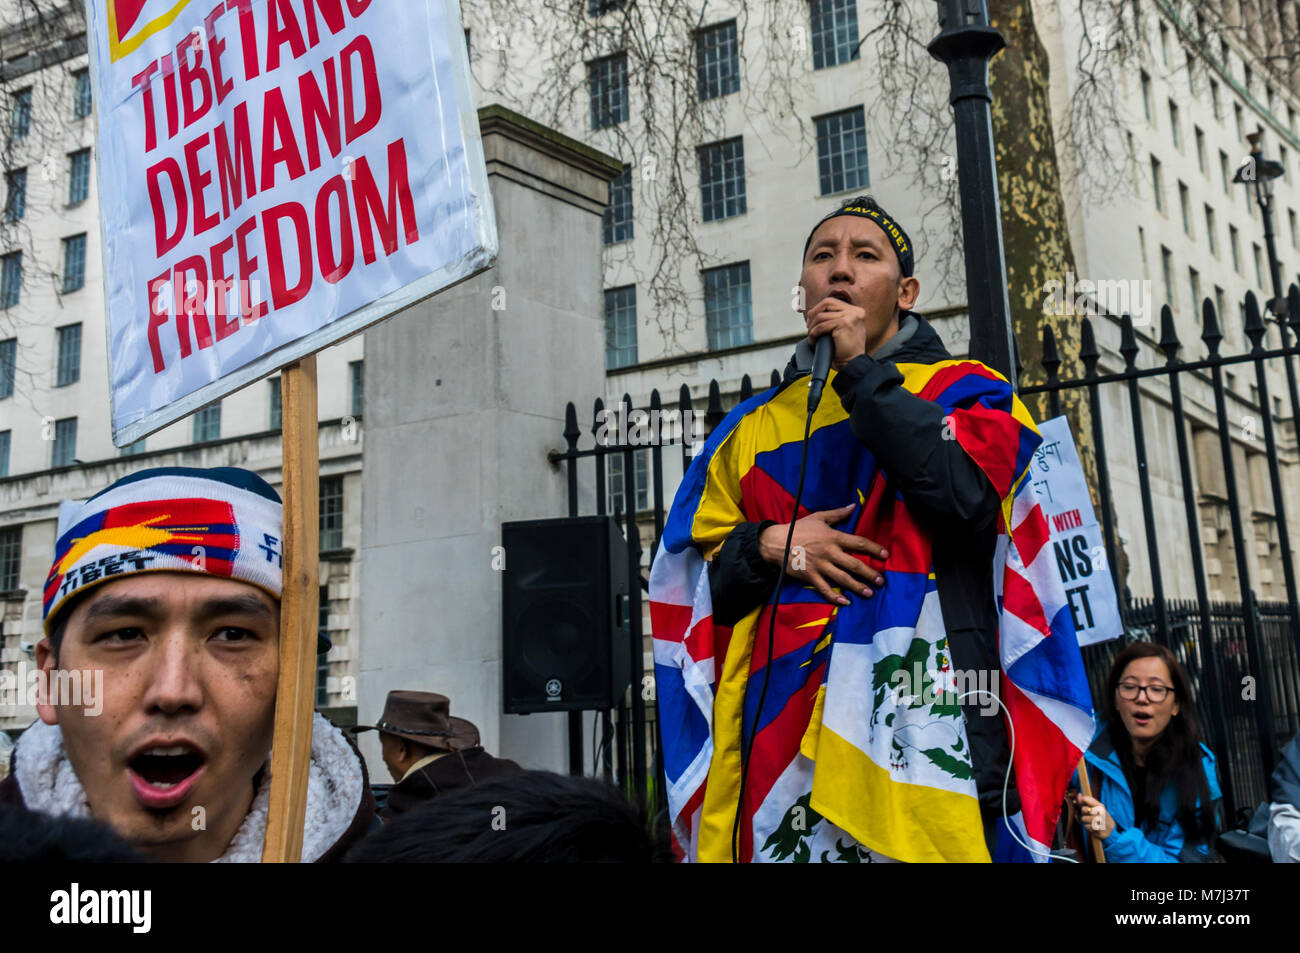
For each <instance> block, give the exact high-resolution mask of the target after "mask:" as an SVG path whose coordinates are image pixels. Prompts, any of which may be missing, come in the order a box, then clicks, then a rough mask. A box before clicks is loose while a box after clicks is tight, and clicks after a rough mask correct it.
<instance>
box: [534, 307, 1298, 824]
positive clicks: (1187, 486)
mask: <svg viewBox="0 0 1300 953" xmlns="http://www.w3.org/2000/svg"><path fill="white" fill-rule="evenodd" d="M1287 303H1288V308H1287V310H1288V313H1289V314H1290V316H1291V317H1290V322H1289V325H1290V326H1289V327H1288V322H1286V321H1284V320H1276V321H1275V326H1276V329H1277V333H1278V335H1279V336H1280V338H1281V344H1280V346H1278V347H1271V346H1269V344H1268V342H1267V338H1268V328H1267V326H1266V325H1265V323H1264V319H1263V316H1262V315H1261V314H1260V310H1259V306H1258V303H1257V301H1256V299H1255V297H1254V295H1253V294H1248V295H1247V296H1246V299H1245V302H1244V307H1245V315H1246V320H1245V325H1244V328H1243V330H1244V333H1245V335H1246V337H1247V338H1248V339H1249V341H1250V343H1251V348H1250V350H1249V351H1248V352H1247V353H1243V354H1237V355H1231V356H1225V355H1222V354H1221V353H1220V350H1219V345H1220V342H1221V341H1222V338H1223V335H1222V333H1221V331H1220V330H1219V324H1218V317H1217V315H1216V314H1215V309H1214V305H1213V303H1212V302H1210V301H1209V300H1208V299H1207V300H1206V301H1205V303H1204V307H1203V312H1202V320H1203V327H1202V333H1201V340H1202V342H1203V343H1204V346H1205V350H1206V354H1205V356H1204V357H1202V358H1199V359H1197V360H1191V361H1184V360H1182V359H1180V357H1179V353H1180V351H1181V350H1182V347H1183V345H1182V343H1181V342H1180V341H1179V340H1178V337H1177V334H1176V333H1175V329H1174V321H1173V316H1172V314H1171V312H1170V310H1169V308H1168V307H1165V308H1164V309H1162V312H1161V335H1160V340H1159V342H1158V347H1159V349H1160V350H1161V351H1162V352H1163V354H1164V356H1165V361H1164V363H1163V364H1161V365H1159V366H1151V367H1142V368H1140V367H1138V356H1139V354H1140V348H1139V344H1138V339H1137V335H1136V333H1135V330H1134V327H1133V322H1132V320H1131V319H1130V318H1129V317H1128V316H1127V315H1125V316H1123V318H1122V319H1121V321H1120V324H1121V345H1120V353H1121V354H1122V355H1123V357H1124V362H1125V366H1124V369H1123V370H1122V371H1118V372H1113V373H1105V374H1103V373H1101V372H1100V371H1099V368H1098V364H1099V362H1100V358H1101V353H1100V351H1099V350H1098V348H1097V344H1096V337H1095V334H1094V330H1093V326H1092V322H1091V320H1090V319H1089V318H1087V317H1085V318H1083V319H1082V322H1081V333H1080V349H1079V354H1078V358H1079V361H1080V362H1081V364H1082V366H1083V368H1084V376H1083V377H1081V378H1077V379H1069V380H1062V379H1060V377H1059V371H1060V367H1061V358H1060V355H1059V354H1058V351H1057V347H1056V342H1055V340H1054V337H1053V334H1052V331H1051V328H1050V327H1045V328H1044V330H1043V357H1042V361H1041V363H1042V367H1043V371H1044V372H1045V375H1046V383H1044V384H1039V385H1034V386H1028V387H1024V388H1022V389H1021V390H1020V394H1021V395H1022V396H1023V397H1029V396H1032V395H1036V394H1042V395H1045V396H1046V399H1047V401H1048V405H1049V407H1050V411H1051V414H1052V416H1057V415H1059V414H1060V413H1061V394H1062V393H1063V392H1066V391H1069V390H1075V389H1078V390H1083V391H1085V392H1086V399H1087V401H1088V404H1089V407H1090V409H1091V418H1092V433H1091V437H1092V445H1093V448H1094V449H1095V451H1096V460H1097V470H1098V483H1099V486H1098V487H1097V489H1098V491H1099V493H1098V496H1099V499H1100V504H1101V521H1102V529H1103V534H1104V538H1105V547H1106V555H1107V559H1108V562H1109V565H1111V566H1117V565H1118V563H1117V562H1116V559H1115V553H1116V545H1115V538H1116V525H1115V515H1114V511H1113V506H1112V502H1111V485H1110V465H1109V463H1108V461H1109V460H1111V459H1114V458H1115V457H1112V456H1110V455H1111V454H1114V455H1121V454H1122V455H1125V457H1128V455H1129V454H1131V459H1132V460H1133V463H1134V465H1135V466H1136V469H1137V474H1138V483H1139V491H1140V494H1141V504H1142V514H1143V523H1144V526H1143V529H1144V536H1145V540H1146V548H1147V557H1148V561H1149V570H1150V575H1151V588H1152V593H1151V596H1150V597H1149V598H1140V599H1139V598H1132V597H1131V596H1130V594H1129V591H1128V587H1127V586H1124V587H1123V591H1122V592H1119V593H1117V597H1118V599H1119V604H1120V607H1121V616H1122V618H1123V621H1124V625H1125V635H1124V636H1123V637H1121V638H1120V639H1116V640H1113V641H1111V642H1107V643H1101V644H1099V645H1095V646H1088V647H1086V648H1085V650H1084V659H1085V663H1086V665H1087V670H1088V677H1089V683H1090V684H1091V686H1092V689H1093V693H1094V701H1095V705H1096V707H1097V710H1098V712H1099V715H1100V713H1102V712H1104V711H1105V707H1106V706H1105V705H1104V704H1103V699H1102V698H1101V697H1100V693H1101V692H1103V691H1104V685H1105V681H1106V674H1107V672H1108V670H1109V666H1110V663H1111V661H1112V660H1113V659H1114V657H1115V655H1116V654H1117V653H1118V652H1119V650H1120V648H1122V646H1123V645H1124V644H1126V643H1127V642H1129V641H1132V640H1133V639H1151V640H1154V641H1157V642H1159V643H1161V644H1163V645H1167V646H1168V647H1169V648H1171V649H1172V650H1173V651H1174V652H1175V653H1176V655H1177V656H1178V658H1179V659H1180V660H1181V661H1182V662H1183V663H1184V664H1185V665H1186V667H1187V670H1188V673H1189V677H1190V678H1191V680H1192V684H1193V691H1194V693H1195V696H1196V701H1197V704H1198V709H1199V712H1200V718H1201V722H1202V731H1203V734H1204V735H1205V738H1206V741H1207V743H1208V744H1210V746H1211V747H1212V748H1213V750H1214V752H1215V755H1216V758H1217V760H1218V763H1219V765H1220V769H1221V773H1222V779H1223V786H1224V795H1225V801H1226V803H1225V807H1226V808H1227V809H1228V812H1229V815H1230V816H1235V815H1236V814H1239V813H1242V812H1247V811H1249V810H1252V809H1253V808H1254V806H1255V805H1256V804H1258V803H1259V802H1260V801H1261V800H1263V799H1264V798H1265V797H1266V796H1267V786H1268V778H1269V776H1270V775H1271V773H1272V770H1273V765H1274V763H1275V762H1276V755H1277V751H1278V749H1279V748H1280V747H1281V746H1282V745H1284V744H1285V743H1286V741H1287V740H1288V739H1289V738H1290V737H1291V736H1292V735H1293V734H1294V733H1295V732H1296V731H1297V730H1298V729H1300V603H1298V601H1297V593H1296V579H1295V567H1294V564H1293V562H1294V561H1293V556H1292V552H1291V544H1290V535H1289V532H1288V526H1287V511H1286V501H1285V497H1284V494H1283V491H1282V471H1281V467H1282V463H1281V460H1280V458H1279V454H1278V434H1277V429H1278V424H1279V423H1280V421H1281V420H1282V419H1283V418H1282V416H1281V414H1280V413H1277V412H1276V411H1275V409H1274V404H1273V401H1272V400H1271V399H1270V395H1269V382H1268V379H1267V376H1266V367H1267V365H1268V364H1269V363H1270V362H1281V364H1282V365H1283V366H1284V368H1285V374H1286V379H1287V383H1288V389H1289V391H1290V398H1291V412H1292V415H1291V419H1290V423H1291V427H1292V428H1293V429H1294V427H1295V426H1296V422H1297V421H1298V420H1300V397H1298V396H1297V392H1296V379H1295V372H1294V370H1293V368H1292V366H1291V358H1292V357H1294V356H1297V355H1300V346H1297V345H1295V344H1293V343H1292V342H1291V338H1290V334H1291V333H1295V334H1296V335H1297V340H1300V288H1297V286H1295V285H1292V286H1291V289H1290V294H1289V295H1288V302H1287ZM1239 364H1240V365H1253V367H1254V369H1255V387H1256V389H1257V400H1256V404H1255V408H1256V410H1257V411H1258V420H1259V427H1260V434H1259V436H1262V438H1263V441H1264V445H1265V454H1264V456H1265V459H1266V462H1267V467H1268V471H1269V491H1270V493H1271V496H1272V500H1271V508H1268V509H1267V510H1266V511H1265V512H1266V513H1268V514H1271V518H1272V519H1273V521H1274V524H1275V529H1276V534H1277V541H1278V550H1279V552H1278V559H1279V561H1280V563H1281V569H1282V574H1283V577H1284V579H1285V587H1286V600H1285V601H1282V602H1267V603H1261V602H1260V601H1259V600H1258V599H1257V598H1256V594H1255V591H1254V589H1253V588H1252V587H1251V583H1250V580H1251V576H1250V573H1249V564H1248V557H1247V553H1248V545H1249V542H1250V541H1253V539H1254V538H1255V537H1254V535H1253V532H1252V534H1251V535H1249V536H1248V535H1247V532H1246V530H1245V529H1244V528H1243V522H1242V516H1241V499H1240V488H1239V483H1238V476H1237V474H1236V473H1235V472H1234V461H1233V458H1232V453H1231V448H1232V427H1233V423H1232V422H1231V421H1230V420H1229V418H1228V411H1227V402H1226V397H1225V392H1224V384H1223V374H1224V368H1225V367H1228V366H1232V365H1239ZM1017 370H1020V368H1017ZM1189 374H1194V375H1198V376H1199V377H1200V379H1201V380H1202V381H1204V382H1207V383H1208V384H1209V385H1210V387H1211V388H1212V390H1213V393H1214V399H1215V419H1216V425H1217V426H1216V429H1217V434H1218V440H1219V450H1220V454H1221V457H1222V468H1223V474H1224V478H1225V479H1224V484H1225V486H1226V495H1227V506H1228V509H1229V513H1230V521H1231V536H1232V540H1231V542H1232V551H1233V558H1234V559H1235V563H1236V578H1237V583H1238V586H1239V593H1238V594H1239V600H1238V601H1234V602H1211V601H1210V597H1209V585H1208V580H1207V577H1206V565H1205V558H1204V556H1203V554H1202V536H1201V523H1202V516H1201V514H1200V512H1199V511H1198V503H1197V496H1196V486H1195V484H1194V483H1193V481H1192V453H1191V450H1190V449H1189V446H1188V438H1187V430H1188V419H1187V416H1186V413H1185V408H1184V397H1183V390H1182V386H1181V385H1182V380H1183V379H1185V378H1186V376H1187V375H1189ZM1149 377H1165V378H1166V379H1167V381H1168V389H1169V400H1168V404H1169V406H1168V409H1167V411H1166V416H1165V417H1163V418H1162V421H1163V423H1165V424H1166V425H1168V426H1170V427H1172V429H1173V430H1174V435H1175V442H1176V446H1177V453H1178V464H1179V475H1180V477H1181V485H1182V491H1183V492H1182V496H1183V500H1184V507H1185V517H1186V533H1187V535H1186V536H1185V537H1184V536H1182V534H1179V538H1177V539H1169V538H1162V537H1161V536H1160V534H1159V532H1158V531H1157V527H1156V521H1155V510H1154V508H1153V505H1152V490H1151V483H1150V474H1149V470H1148V454H1147V446H1146V435H1145V430H1144V419H1143V404H1144V401H1145V400H1149V398H1148V397H1144V395H1143V393H1142V391H1141V387H1140V382H1141V381H1142V380H1143V379H1145V378H1149ZM780 381H781V375H780V374H779V372H777V371H776V370H773V371H772V372H771V375H770V383H771V386H777V385H778V384H779V383H780ZM1108 385H1119V386H1122V387H1124V388H1125V389H1126V390H1127V394H1128V405H1129V408H1130V411H1131V416H1132V428H1133V445H1132V446H1131V447H1129V446H1118V445H1116V444H1115V443H1114V437H1113V435H1109V436H1111V442H1110V445H1109V446H1108V443H1107V437H1108V434H1107V432H1106V430H1105V426H1104V415H1103V413H1102V407H1101V388H1102V387H1104V386H1108ZM753 393H754V387H753V384H752V382H751V379H750V376H749V375H748V374H746V375H745V376H744V378H743V379H742V381H741V384H740V388H739V393H738V395H737V403H739V402H742V401H745V400H747V399H749V398H750V397H751V396H752V395H753ZM676 397H677V399H676V401H675V405H666V404H665V403H664V402H663V399H662V398H661V396H660V393H659V391H658V390H657V389H656V390H654V391H652V392H651V394H650V400H649V404H648V405H647V406H646V407H644V408H634V405H633V404H632V401H631V399H630V397H629V396H628V395H626V394H625V395H624V396H623V398H622V400H621V402H620V405H621V406H619V407H615V408H609V409H607V408H606V407H605V404H604V401H603V400H601V399H597V400H596V401H595V403H594V407H593V414H592V425H591V434H592V437H593V438H594V439H593V442H592V445H591V446H589V447H587V448H586V449H583V448H581V447H580V446H579V444H580V442H582V436H583V432H582V429H581V427H580V425H579V423H578V413H577V409H576V407H575V406H574V405H573V404H572V403H570V404H569V405H568V407H567V408H566V413H565V428H564V438H565V442H566V449H565V450H563V451H555V452H552V453H551V454H550V460H551V462H552V463H553V464H555V465H557V466H558V465H561V464H563V465H564V466H566V468H567V473H568V490H569V507H568V508H569V515H570V516H578V515H581V514H580V513H579V485H580V482H585V479H586V477H585V476H583V475H582V474H580V469H579V468H580V466H582V465H583V464H584V461H590V466H591V467H593V468H594V478H595V479H594V486H595V511H596V513H597V514H601V515H604V514H609V513H614V514H616V515H617V517H618V520H619V522H620V523H621V524H622V525H623V527H624V534H625V537H626V539H627V546H628V565H629V567H630V568H629V573H630V575H631V577H632V578H630V580H629V581H630V583H631V591H632V593H633V599H632V603H633V604H632V607H631V609H632V613H631V620H632V625H631V635H630V644H629V645H628V651H629V652H630V654H631V662H632V665H631V669H632V675H633V678H632V688H631V690H630V691H629V693H628V695H627V697H626V698H625V699H624V701H623V702H622V703H621V704H620V705H619V706H618V707H617V708H615V709H614V710H612V711H606V712H602V713H600V717H599V719H598V725H597V732H596V734H597V737H596V738H594V739H592V741H591V747H590V749H589V750H591V751H592V757H593V761H592V765H591V766H592V767H593V768H597V769H598V770H600V771H602V772H603V773H604V774H605V775H606V776H607V777H611V778H616V779H617V780H618V781H619V783H620V784H622V785H623V786H624V787H625V788H626V789H627V790H628V792H629V793H630V794H631V793H635V794H637V796H638V797H645V798H647V799H648V800H649V802H650V803H652V804H656V805H657V806H658V807H660V808H662V807H664V806H665V805H666V793H665V789H664V784H663V781H662V779H663V764H662V756H661V746H660V739H659V732H658V724H657V719H656V717H655V709H654V702H653V681H652V679H650V680H647V679H646V677H645V676H646V675H647V674H649V673H647V672H646V671H645V668H646V666H645V661H644V659H645V654H646V653H648V652H649V650H650V642H649V639H648V638H647V635H648V633H646V632H645V631H644V623H643V620H642V611H641V610H642V604H643V601H644V593H645V591H646V589H647V588H648V583H647V579H648V573H647V572H644V571H643V570H642V569H641V558H642V554H643V545H642V535H641V534H642V531H643V529H644V530H645V531H647V532H648V533H649V534H650V535H651V538H652V544H651V547H650V550H649V551H650V554H651V556H652V557H653V553H654V552H655V551H656V550H657V548H658V544H659V539H660V538H661V536H662V535H663V528H664V519H665V515H666V512H665V511H666V508H667V506H668V504H669V502H670V501H668V500H666V499H665V480H664V460H665V454H666V453H667V454H672V453H680V455H681V467H682V470H683V472H684V471H685V469H686V467H687V466H689V464H690V460H691V448H692V446H698V445H699V444H700V443H701V442H702V441H703V440H704V439H706V438H707V436H708V434H709V433H711V432H712V431H713V429H714V428H715V427H717V425H718V424H719V423H720V422H721V421H722V419H723V417H724V416H725V415H726V408H724V406H723V402H722V391H721V388H720V386H719V384H718V382H717V381H716V380H713V381H710V382H709V387H708V394H707V397H705V398H704V399H703V400H702V401H700V402H699V403H697V401H696V399H695V397H694V396H693V395H692V394H691V392H690V389H689V388H688V387H687V386H686V385H685V384H683V385H681V387H680V388H679V390H678V392H677V395H676ZM700 404H702V405H703V406H702V408H701V406H700ZM733 406H734V405H733ZM701 410H702V411H703V413H702V414H701V413H700V411H701ZM701 417H702V425H701ZM684 422H685V428H684V427H683V423H684ZM692 424H693V428H692ZM684 429H685V432H686V437H685V439H684V438H683V430H684ZM638 453H643V454H644V453H648V455H649V459H648V461H646V460H644V458H643V461H642V462H643V470H644V475H643V476H642V477H638V472H637V471H638V462H637V454H638ZM588 472H590V471H588ZM580 478H581V479H580ZM1292 479H1295V478H1294V476H1293V477H1292ZM628 502H630V503H631V504H632V505H631V506H628ZM1257 502H1258V501H1257ZM1259 509H1260V508H1259V507H1258V506H1257V507H1256V510H1257V511H1258V510H1259ZM1255 515H1256V516H1258V513H1256V514H1255ZM1134 529H1136V528H1134ZM1167 536H1168V532H1167V531H1166V532H1165V537H1167ZM1162 546H1184V547H1188V549H1189V550H1190V553H1191V556H1192V565H1193V576H1194V579H1193V580H1192V583H1193V585H1194V587H1195V590H1196V599H1195V600H1193V601H1180V600H1171V599H1167V598H1166V597H1165V594H1164V593H1165V579H1164V577H1163V573H1162V568H1161V560H1160V548H1161V547H1162ZM1184 582H1185V581H1184ZM571 740H572V741H573V743H574V744H576V745H578V746H580V748H582V747H585V742H584V739H581V738H580V736H579V735H578V734H577V733H576V732H574V733H571Z"/></svg>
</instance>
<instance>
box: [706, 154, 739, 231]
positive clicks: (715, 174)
mask: <svg viewBox="0 0 1300 953" xmlns="http://www.w3.org/2000/svg"><path fill="white" fill-rule="evenodd" d="M699 156H700V201H701V204H702V206H703V210H704V220H705V221H706V222H713V221H717V220H718V219H721V218H731V217H732V216H733V215H744V214H745V146H744V142H743V141H742V139H741V137H740V136H737V137H736V138H734V139H727V140H724V141H723V142H715V143H713V144H711V145H707V146H700V148H699Z"/></svg>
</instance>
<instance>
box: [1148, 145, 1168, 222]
mask: <svg viewBox="0 0 1300 953" xmlns="http://www.w3.org/2000/svg"><path fill="white" fill-rule="evenodd" d="M1164 193H1165V185H1164V182H1163V181H1162V180H1161V177H1160V160H1159V159H1157V158H1156V157H1155V156H1152V157H1151V194H1152V195H1153V196H1154V197H1155V200H1156V211H1157V212H1163V211H1164V210H1165V194H1164Z"/></svg>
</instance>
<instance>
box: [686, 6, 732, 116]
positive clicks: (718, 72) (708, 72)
mask: <svg viewBox="0 0 1300 953" xmlns="http://www.w3.org/2000/svg"><path fill="white" fill-rule="evenodd" d="M695 73H696V82H697V89H698V90H699V97H700V99H701V100H705V99H716V98H717V97H719V96H725V95H727V94H728V93H734V92H736V90H738V89H740V42H739V38H738V36H737V34H736V21H735V20H728V21H727V22H726V23H719V24H718V25H717V26H711V27H708V28H707V29H704V30H700V31H699V32H698V33H696V34H695Z"/></svg>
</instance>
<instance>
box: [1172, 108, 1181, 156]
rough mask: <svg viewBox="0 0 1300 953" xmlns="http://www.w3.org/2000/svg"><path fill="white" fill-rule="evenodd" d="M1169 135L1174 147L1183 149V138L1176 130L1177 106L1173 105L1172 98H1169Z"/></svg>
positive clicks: (1179, 149)
mask: <svg viewBox="0 0 1300 953" xmlns="http://www.w3.org/2000/svg"><path fill="white" fill-rule="evenodd" d="M1169 135H1170V136H1171V137H1173V140H1174V148H1175V149H1177V150H1178V151H1179V152H1181V151H1182V149H1183V140H1182V136H1181V134H1180V132H1179V130H1178V107H1177V106H1176V105H1174V101H1173V100H1172V99H1171V100H1169Z"/></svg>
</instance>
